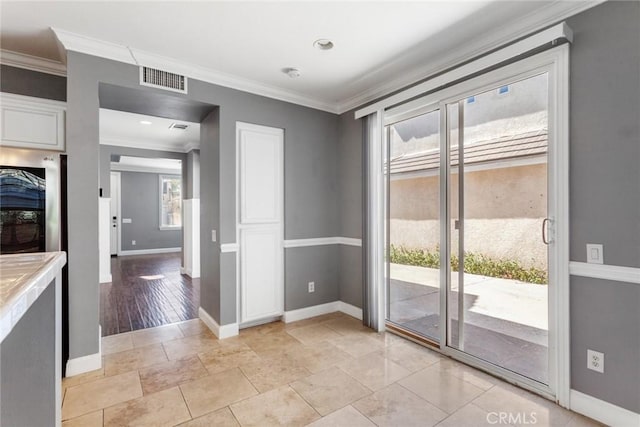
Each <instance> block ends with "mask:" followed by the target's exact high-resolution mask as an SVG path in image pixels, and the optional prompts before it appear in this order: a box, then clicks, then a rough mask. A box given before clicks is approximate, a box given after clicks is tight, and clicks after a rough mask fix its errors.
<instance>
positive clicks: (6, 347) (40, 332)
mask: <svg viewBox="0 0 640 427" xmlns="http://www.w3.org/2000/svg"><path fill="white" fill-rule="evenodd" d="M55 296H56V295H55V285H54V282H51V283H50V284H49V286H48V287H47V288H46V289H45V290H44V292H42V294H40V296H39V297H38V299H37V300H36V301H35V302H34V303H33V305H32V306H31V307H30V308H29V310H28V311H27V312H26V313H25V314H24V316H23V317H22V318H21V319H20V321H18V323H17V324H16V325H15V327H14V328H13V330H12V331H11V333H10V334H9V335H7V337H6V338H5V339H4V341H2V344H1V345H0V372H2V375H1V376H0V425H2V426H7V427H9V426H34V427H35V426H50V425H52V422H53V420H54V419H55V413H56V402H55V387H56V382H57V381H58V379H57V378H56V358H55V348H56V346H55V343H56V341H55V339H56V334H55V332H56V331H55V329H56V322H55V320H56V319H55V307H56V300H55Z"/></svg>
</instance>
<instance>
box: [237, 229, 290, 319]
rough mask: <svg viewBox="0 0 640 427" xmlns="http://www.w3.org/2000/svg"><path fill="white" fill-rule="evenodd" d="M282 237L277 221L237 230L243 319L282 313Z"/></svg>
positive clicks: (261, 317)
mask: <svg viewBox="0 0 640 427" xmlns="http://www.w3.org/2000/svg"><path fill="white" fill-rule="evenodd" d="M281 241H282V237H281V235H280V227H279V226H278V225H271V226H258V227H250V228H244V229H242V230H241V231H240V257H241V275H242V290H241V293H242V320H243V322H250V321H252V320H258V319H263V318H266V317H269V316H279V315H281V314H282V309H283V293H282V290H283V286H282V280H283V278H282V268H281V266H282V249H281V245H282V243H281Z"/></svg>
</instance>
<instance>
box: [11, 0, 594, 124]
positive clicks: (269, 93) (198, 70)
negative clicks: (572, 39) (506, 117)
mask: <svg viewBox="0 0 640 427" xmlns="http://www.w3.org/2000/svg"><path fill="white" fill-rule="evenodd" d="M604 1H606V0H589V1H556V2H554V3H552V4H551V5H549V6H546V7H545V8H542V9H539V10H537V11H534V12H532V13H529V14H528V15H525V16H524V17H522V18H521V19H519V20H517V21H513V22H512V23H510V24H508V25H506V26H503V27H501V28H498V29H497V30H496V31H494V32H492V33H490V34H488V35H486V36H484V37H478V38H475V39H473V41H472V42H470V43H467V44H464V45H461V46H458V47H456V48H455V49H453V50H451V51H450V52H451V53H450V54H448V55H445V56H442V57H440V58H439V59H432V60H431V61H430V62H429V64H426V65H423V66H421V67H417V68H415V69H414V70H413V71H411V72H405V73H403V75H402V76H401V77H399V78H397V79H394V80H391V81H389V82H388V83H386V84H376V85H374V87H371V88H369V89H367V90H365V91H362V92H360V93H358V94H356V95H354V96H352V97H349V98H346V99H344V100H342V101H339V102H337V103H333V102H327V101H323V100H320V99H313V98H310V97H309V96H307V95H304V94H301V93H298V92H294V91H289V90H284V89H281V88H278V87H275V86H271V85H267V84H264V83H260V82H258V81H255V80H250V79H243V78H239V77H237V76H233V75H230V74H227V73H223V72H220V71H216V70H211V69H208V68H204V67H201V66H197V65H193V64H189V63H184V62H181V61H178V60H176V59H174V58H168V57H165V56H161V55H156V54H153V53H151V52H146V51H143V50H139V49H134V48H131V47H129V46H124V45H120V44H116V43H111V42H107V41H103V40H98V39H95V38H92V37H87V36H83V35H80V34H76V33H72V32H69V31H66V30H62V29H60V28H52V30H53V32H54V34H55V35H56V38H57V39H58V44H59V47H60V50H61V52H63V54H62V57H63V58H66V55H65V51H66V50H71V51H74V52H80V53H84V54H87V55H93V56H98V57H102V58H106V59H111V60H114V61H119V62H124V63H127V64H132V65H137V66H141V65H144V66H148V67H153V68H159V69H163V70H167V71H171V72H175V73H179V74H184V75H186V76H187V77H189V78H191V79H195V80H201V81H204V82H207V83H212V84H215V85H219V86H224V87H228V88H232V89H236V90H240V91H243V92H248V93H252V94H255V95H260V96H264V97H267V98H272V99H277V100H280V101H284V102H290V103H292V104H297V105H302V106H305V107H309V108H314V109H317V110H322V111H327V112H330V113H335V114H342V113H344V112H347V111H350V110H352V109H354V108H356V107H360V106H362V105H364V104H366V103H368V102H371V101H373V100H376V99H379V98H382V97H384V96H386V95H388V94H390V93H392V92H394V91H397V90H400V89H402V88H405V87H407V86H410V85H412V84H414V83H416V82H418V81H420V80H423V79H425V78H427V77H429V76H432V75H435V74H438V73H441V72H443V71H445V70H448V69H450V68H453V67H455V66H457V65H459V64H461V63H462V62H464V61H467V60H469V59H470V58H474V57H477V56H480V55H483V54H485V53H487V52H489V51H491V50H493V49H495V48H497V47H499V46H502V45H505V44H507V43H510V42H512V41H514V40H518V39H520V38H522V37H524V36H526V35H529V34H531V33H534V32H537V31H539V30H542V29H544V28H546V27H548V26H550V25H552V24H555V23H557V22H560V21H562V20H563V19H566V18H568V17H570V16H573V15H576V14H578V13H580V12H583V11H585V10H587V9H590V8H592V7H594V6H597V5H599V4H601V3H603V2H604ZM471 36H473V35H470V38H471ZM5 52H9V53H8V54H5ZM409 55H412V53H410V52H407V53H405V54H404V55H400V56H399V57H397V58H396V59H395V60H392V61H389V62H387V64H385V65H384V66H383V67H381V68H378V69H376V70H375V71H374V72H373V73H366V74H364V75H363V76H361V77H360V78H359V79H358V80H357V81H362V80H364V79H366V78H369V77H371V76H372V75H373V74H375V73H378V72H380V71H382V70H384V69H386V68H388V67H391V66H393V65H394V64H397V63H398V62H399V61H401V60H403V59H404V58H406V57H407V56H409ZM5 56H6V59H5ZM11 62H13V63H11ZM2 63H5V64H7V65H13V66H16V67H21V68H27V69H34V70H36V71H42V72H48V73H50V74H57V75H62V76H64V75H66V67H65V66H64V64H63V63H60V62H56V61H51V60H47V59H42V58H36V57H32V56H30V55H23V54H17V53H15V52H10V51H5V50H3V51H2Z"/></svg>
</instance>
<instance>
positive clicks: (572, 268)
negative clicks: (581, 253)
mask: <svg viewBox="0 0 640 427" xmlns="http://www.w3.org/2000/svg"><path fill="white" fill-rule="evenodd" d="M569 274H570V275H572V276H580V277H591V278H594V279H604V280H613V281H615V282H625V283H633V284H636V285H640V268H637V267H622V266H619V265H607V264H589V263H586V262H577V261H571V262H570V263H569Z"/></svg>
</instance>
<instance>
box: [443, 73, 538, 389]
mask: <svg viewBox="0 0 640 427" xmlns="http://www.w3.org/2000/svg"><path fill="white" fill-rule="evenodd" d="M448 111H449V114H450V118H451V119H452V129H450V133H449V134H450V137H451V138H450V150H451V198H450V201H451V206H450V209H451V219H452V224H451V226H452V231H451V270H452V271H451V289H450V294H449V313H450V318H449V329H450V332H451V335H450V339H449V341H448V342H449V345H451V346H453V347H457V348H459V349H460V350H463V351H465V352H467V353H469V354H472V355H474V356H476V357H479V358H481V359H484V360H486V361H488V362H491V363H493V364H496V365H498V366H501V367H503V368H506V369H509V370H511V371H514V372H517V373H519V374H521V375H524V376H527V377H529V378H532V379H534V380H536V381H539V382H541V383H545V384H546V383H547V382H548V284H547V277H548V273H547V271H548V268H547V262H548V261H547V260H548V250H547V246H546V245H545V244H544V243H543V241H542V236H541V229H542V225H543V221H544V219H545V218H546V217H547V131H548V114H547V113H548V90H547V75H546V74H542V75H539V76H535V77H532V78H528V79H526V80H522V81H519V82H516V83H513V84H509V85H502V86H499V87H496V88H494V89H492V90H489V91H486V92H483V93H479V94H474V95H473V96H472V97H468V98H465V99H462V100H460V102H458V103H456V104H452V105H450V106H449V109H448ZM460 112H461V113H462V114H459V113H460ZM458 123H462V126H458ZM458 128H462V132H461V133H460V134H459V129H458ZM459 140H461V141H462V146H463V150H462V152H461V150H460V145H459V142H460V141H459ZM459 158H462V162H460V163H461V164H459V162H458V159H459Z"/></svg>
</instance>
